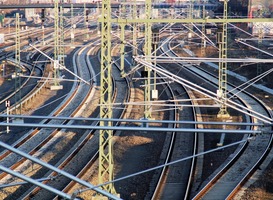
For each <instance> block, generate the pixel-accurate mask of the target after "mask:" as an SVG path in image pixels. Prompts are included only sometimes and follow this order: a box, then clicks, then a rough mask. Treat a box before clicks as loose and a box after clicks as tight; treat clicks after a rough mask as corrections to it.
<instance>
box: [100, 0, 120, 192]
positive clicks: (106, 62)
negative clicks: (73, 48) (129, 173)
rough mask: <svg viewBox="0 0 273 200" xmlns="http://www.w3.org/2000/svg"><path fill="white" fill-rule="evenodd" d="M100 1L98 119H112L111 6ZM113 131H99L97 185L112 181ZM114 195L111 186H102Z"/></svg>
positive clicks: (104, 0)
mask: <svg viewBox="0 0 273 200" xmlns="http://www.w3.org/2000/svg"><path fill="white" fill-rule="evenodd" d="M110 3H111V2H110V0H103V1H102V10H101V20H102V23H101V76H100V104H101V106H100V118H102V119H112V117H113V111H112V109H113V108H112V80H111V72H112V61H111V20H110V19H111V4H110ZM112 124H113V123H112V121H100V126H101V127H103V126H109V127H112ZM112 139H113V130H110V129H109V130H102V129H101V130H100V136H99V184H102V183H104V182H110V181H112V180H113V165H114V164H113V155H112V151H113V143H112ZM102 188H103V189H104V190H106V191H108V192H110V193H112V194H116V191H115V188H114V185H113V184H108V185H104V186H102Z"/></svg>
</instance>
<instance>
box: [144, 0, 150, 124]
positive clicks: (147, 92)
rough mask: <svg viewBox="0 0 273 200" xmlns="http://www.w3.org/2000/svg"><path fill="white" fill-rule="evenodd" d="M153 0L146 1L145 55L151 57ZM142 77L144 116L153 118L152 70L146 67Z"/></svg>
mask: <svg viewBox="0 0 273 200" xmlns="http://www.w3.org/2000/svg"><path fill="white" fill-rule="evenodd" d="M151 13H152V1H151V0H146V1H145V14H146V20H147V21H146V23H145V56H147V57H150V56H151V54H152V23H151V22H150V21H149V20H150V19H151V18H152V14H151ZM146 61H147V62H150V63H151V62H152V61H151V59H150V58H149V60H147V59H146ZM142 77H144V78H145V86H144V103H145V105H144V118H145V119H151V118H152V112H151V70H150V69H149V68H148V67H146V66H145V67H144V71H143V74H142Z"/></svg>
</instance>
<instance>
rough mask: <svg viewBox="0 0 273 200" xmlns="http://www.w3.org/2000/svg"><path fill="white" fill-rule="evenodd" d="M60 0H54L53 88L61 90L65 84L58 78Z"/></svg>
mask: <svg viewBox="0 0 273 200" xmlns="http://www.w3.org/2000/svg"><path fill="white" fill-rule="evenodd" d="M58 1H59V0H55V1H54V18H55V19H54V62H53V70H54V74H53V78H54V85H51V87H50V89H51V90H61V89H63V86H62V85H60V83H59V80H58V78H59V77H60V66H59V65H58V64H59V60H60V56H59V54H60V37H61V36H60V27H59V26H60V20H59V2H58Z"/></svg>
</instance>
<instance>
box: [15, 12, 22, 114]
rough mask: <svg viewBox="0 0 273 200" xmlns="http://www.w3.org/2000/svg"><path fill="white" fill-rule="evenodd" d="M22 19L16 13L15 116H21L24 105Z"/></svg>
mask: <svg viewBox="0 0 273 200" xmlns="http://www.w3.org/2000/svg"><path fill="white" fill-rule="evenodd" d="M20 48H21V45H20V17H19V13H16V40H15V49H16V50H15V51H16V52H15V65H16V66H15V67H16V69H15V77H14V78H15V92H16V93H15V107H16V108H15V114H18V115H21V113H22V105H21V89H20V87H21V76H20V73H21V67H20V63H21V56H20V54H21V51H20Z"/></svg>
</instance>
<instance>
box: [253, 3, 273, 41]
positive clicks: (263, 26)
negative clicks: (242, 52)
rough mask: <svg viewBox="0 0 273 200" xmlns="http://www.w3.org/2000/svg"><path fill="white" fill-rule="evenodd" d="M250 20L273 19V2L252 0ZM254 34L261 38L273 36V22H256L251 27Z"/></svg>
mask: <svg viewBox="0 0 273 200" xmlns="http://www.w3.org/2000/svg"><path fill="white" fill-rule="evenodd" d="M248 17H249V18H271V17H273V0H259V1H258V0H257V1H255V0H252V1H250V2H249V12H248ZM249 26H250V27H251V28H252V34H254V35H259V36H260V37H262V36H266V35H273V22H256V23H253V24H250V25H249Z"/></svg>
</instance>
